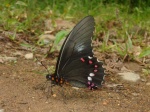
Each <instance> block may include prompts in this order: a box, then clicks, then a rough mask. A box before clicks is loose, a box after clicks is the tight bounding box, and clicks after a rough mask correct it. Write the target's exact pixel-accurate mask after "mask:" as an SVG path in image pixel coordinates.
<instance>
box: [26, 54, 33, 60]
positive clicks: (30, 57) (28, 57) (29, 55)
mask: <svg viewBox="0 0 150 112" xmlns="http://www.w3.org/2000/svg"><path fill="white" fill-rule="evenodd" d="M25 59H33V53H28V54H26V55H25Z"/></svg>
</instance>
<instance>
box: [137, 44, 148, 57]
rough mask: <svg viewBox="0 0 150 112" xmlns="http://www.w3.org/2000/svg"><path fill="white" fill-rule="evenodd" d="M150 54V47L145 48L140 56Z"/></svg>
mask: <svg viewBox="0 0 150 112" xmlns="http://www.w3.org/2000/svg"><path fill="white" fill-rule="evenodd" d="M148 55H150V47H147V48H145V49H143V50H142V52H141V54H140V55H139V57H140V58H142V57H144V56H148Z"/></svg>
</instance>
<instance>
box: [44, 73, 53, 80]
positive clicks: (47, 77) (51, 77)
mask: <svg viewBox="0 0 150 112" xmlns="http://www.w3.org/2000/svg"><path fill="white" fill-rule="evenodd" d="M46 79H47V80H48V81H49V80H51V81H54V80H55V77H54V74H52V75H50V74H47V75H46Z"/></svg>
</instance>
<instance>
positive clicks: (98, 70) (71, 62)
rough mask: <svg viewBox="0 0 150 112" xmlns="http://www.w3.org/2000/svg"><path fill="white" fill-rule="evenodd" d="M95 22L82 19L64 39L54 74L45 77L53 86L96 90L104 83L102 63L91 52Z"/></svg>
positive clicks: (91, 18) (90, 19) (88, 18)
mask: <svg viewBox="0 0 150 112" xmlns="http://www.w3.org/2000/svg"><path fill="white" fill-rule="evenodd" d="M94 30H95V22H94V18H93V17H92V16H87V17H85V18H83V19H82V20H81V21H80V22H79V23H78V24H77V25H76V26H75V27H74V28H73V29H72V31H71V32H70V33H69V34H68V36H67V37H66V39H65V41H64V43H63V45H62V47H61V50H60V53H59V56H58V60H57V64H56V70H55V72H54V74H52V75H50V74H48V75H46V79H47V80H51V82H52V83H53V84H56V85H62V84H63V83H69V84H71V85H72V86H76V87H88V88H89V89H90V90H94V89H97V88H99V87H101V86H102V83H103V82H104V76H105V73H104V68H103V67H102V65H103V63H102V62H100V61H98V60H97V58H96V57H94V54H93V52H92V46H91V43H92V37H93V32H94Z"/></svg>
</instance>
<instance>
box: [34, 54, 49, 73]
mask: <svg viewBox="0 0 150 112" xmlns="http://www.w3.org/2000/svg"><path fill="white" fill-rule="evenodd" d="M35 58H36V60H38V61H39V62H40V63H41V65H42V66H43V67H44V68H45V69H46V71H47V72H48V74H50V72H49V70H48V68H47V67H46V66H45V65H44V64H43V62H42V61H40V60H39V59H38V58H37V57H35Z"/></svg>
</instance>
